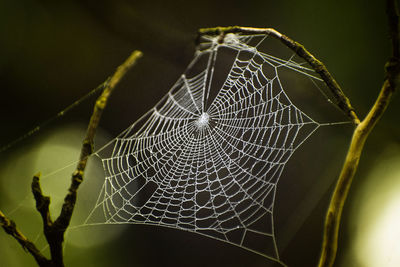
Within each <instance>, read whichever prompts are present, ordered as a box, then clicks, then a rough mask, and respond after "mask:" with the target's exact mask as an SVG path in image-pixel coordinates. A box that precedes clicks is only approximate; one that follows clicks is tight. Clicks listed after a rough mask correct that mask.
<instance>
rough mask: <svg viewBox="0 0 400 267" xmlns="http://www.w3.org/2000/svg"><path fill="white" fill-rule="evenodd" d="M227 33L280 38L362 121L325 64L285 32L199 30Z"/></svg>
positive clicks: (347, 111) (349, 113)
mask: <svg viewBox="0 0 400 267" xmlns="http://www.w3.org/2000/svg"><path fill="white" fill-rule="evenodd" d="M227 33H240V34H268V35H270V36H273V37H274V38H276V39H278V40H280V41H281V42H282V43H283V44H284V45H286V46H287V47H288V48H290V49H291V50H293V51H294V52H295V53H296V54H297V55H298V56H300V57H302V58H303V59H304V60H305V61H307V63H308V64H310V66H311V67H312V68H313V69H314V70H315V71H316V72H317V73H318V74H319V75H320V76H321V78H322V80H324V82H325V84H326V85H327V86H328V88H329V89H330V90H331V92H332V94H333V95H334V97H335V98H336V101H337V105H338V107H339V108H340V109H341V110H343V112H344V113H345V114H346V115H347V116H348V117H349V118H350V119H351V120H352V121H353V123H354V124H355V125H358V124H359V123H360V120H359V119H358V116H357V114H356V113H355V111H354V109H353V107H352V106H351V104H350V100H349V99H348V98H347V97H346V95H345V94H344V93H343V90H342V89H341V88H340V86H339V84H338V83H337V82H336V80H335V79H334V78H333V77H332V75H331V74H330V73H329V71H328V69H327V68H326V67H325V65H324V64H323V63H322V62H321V61H319V60H318V59H317V58H315V57H314V56H313V55H312V54H311V53H310V52H308V51H307V49H306V48H305V47H304V46H303V45H301V44H300V43H298V42H296V41H294V40H292V39H290V38H289V37H287V36H286V35H284V34H281V33H280V32H278V31H277V30H275V29H272V28H251V27H239V26H231V27H216V28H205V29H200V30H199V35H200V36H201V35H220V36H221V37H220V38H221V41H222V40H223V38H224V36H225V35H226V34H227Z"/></svg>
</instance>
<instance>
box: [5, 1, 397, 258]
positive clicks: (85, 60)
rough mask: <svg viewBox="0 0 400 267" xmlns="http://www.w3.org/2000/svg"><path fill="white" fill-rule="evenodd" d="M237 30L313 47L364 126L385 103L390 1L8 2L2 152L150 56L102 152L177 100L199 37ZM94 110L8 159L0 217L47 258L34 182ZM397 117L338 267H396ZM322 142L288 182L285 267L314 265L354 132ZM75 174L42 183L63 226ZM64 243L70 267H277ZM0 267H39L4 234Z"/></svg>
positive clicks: (128, 89)
mask: <svg viewBox="0 0 400 267" xmlns="http://www.w3.org/2000/svg"><path fill="white" fill-rule="evenodd" d="M229 25H240V26H253V27H273V28H276V29H277V30H279V31H280V32H282V33H284V34H286V35H288V36H290V37H292V38H293V39H294V40H296V41H298V42H300V43H302V44H304V45H305V47H306V48H307V49H308V50H309V51H311V52H312V53H313V54H314V55H316V56H317V57H318V58H319V59H320V60H322V61H323V62H324V63H325V64H326V65H327V67H328V69H329V70H330V71H331V73H332V74H333V75H334V77H335V78H336V79H337V81H338V82H339V84H340V85H341V86H342V88H343V89H344V90H345V93H346V94H347V95H348V97H349V98H350V99H351V102H352V104H353V106H354V107H355V109H356V111H357V112H358V114H359V115H360V116H361V117H363V116H364V115H365V114H366V112H367V111H368V109H369V108H370V107H371V105H372V104H373V102H374V100H375V97H376V96H377V93H378V92H379V89H380V86H381V84H382V81H383V75H384V73H383V66H384V63H385V61H386V60H387V58H388V55H389V48H390V47H389V40H388V34H387V26H386V17H385V12H384V3H383V1H370V2H368V4H367V2H366V1H360V0H357V1H345V0H340V1H317V0H308V1H288V0H285V1H268V0H258V1H251V0H250V1H209V0H206V1H197V2H196V1H159V0H153V1H129V0H114V1H102V0H100V1H87V0H83V1H57V2H54V1H45V0H41V1H39V0H37V1H34V0H20V1H12V0H8V1H7V0H0V34H1V35H0V81H1V85H0V89H1V94H2V101H1V102H2V103H1V105H0V122H1V132H0V144H2V145H6V144H8V143H9V142H11V141H13V140H14V139H16V138H17V137H19V136H21V135H22V134H24V133H26V132H27V131H29V130H30V129H32V128H33V127H35V126H37V125H38V124H40V123H41V122H43V121H45V120H47V119H49V118H51V117H53V116H54V115H55V114H57V113H58V112H59V111H60V110H62V109H63V108H64V107H66V106H68V105H69V104H71V103H73V102H74V101H76V100H77V99H79V98H80V97H82V96H83V95H85V94H86V93H87V92H89V91H90V90H91V89H93V88H95V87H96V86H97V85H99V84H100V83H102V82H103V81H104V80H105V79H106V77H108V76H109V75H110V74H111V73H112V72H113V71H114V69H115V68H116V67H117V66H118V65H119V64H121V63H122V62H123V60H124V59H125V58H126V57H127V56H128V55H129V54H130V53H131V52H132V51H133V50H134V49H140V50H142V51H143V53H144V57H143V58H142V59H141V60H140V62H138V65H137V66H135V67H134V69H133V70H132V71H131V72H130V73H129V74H128V75H127V77H126V78H125V79H124V80H123V82H122V83H121V85H120V87H119V88H118V90H117V91H116V92H115V94H114V95H113V96H112V99H111V102H110V105H109V106H108V107H107V110H106V112H105V113H104V116H103V118H102V122H101V128H102V129H101V130H100V133H99V137H98V140H97V143H98V144H104V143H105V142H106V141H107V140H109V139H110V138H112V137H113V136H116V135H117V134H118V133H120V132H121V131H122V130H123V129H125V128H126V127H128V126H129V125H130V124H131V123H132V122H133V121H135V120H136V119H137V118H138V117H139V116H140V115H141V114H143V113H144V112H146V111H147V110H148V109H149V108H151V107H152V106H153V105H154V104H155V103H156V102H157V101H158V99H159V98H161V96H162V95H164V94H165V93H166V92H167V91H168V89H169V88H170V86H171V85H172V84H173V83H174V82H175V81H176V79H177V78H178V77H179V75H180V74H181V73H182V72H183V71H184V70H185V68H186V66H187V64H188V63H189V62H190V60H191V58H192V56H193V53H194V49H195V44H194V40H195V37H196V32H197V30H198V29H199V28H202V27H214V26H229ZM93 101H94V98H93V97H92V98H91V99H89V100H88V101H85V102H84V103H82V104H81V105H80V106H79V107H78V108H76V109H74V110H73V111H72V112H71V113H70V114H68V116H66V117H64V118H62V119H61V120H57V121H55V122H54V123H52V124H51V125H49V126H48V127H46V128H44V129H43V130H41V131H40V132H39V133H38V134H37V135H35V136H33V137H31V138H29V139H27V140H25V141H23V142H21V143H19V144H18V145H16V146H14V147H12V148H11V149H9V150H7V151H6V152H3V153H1V154H0V209H1V210H2V211H3V212H5V213H6V214H9V215H10V217H11V218H13V219H15V220H16V222H17V225H18V226H20V227H21V229H22V230H23V232H24V233H26V234H27V235H28V237H30V238H31V239H34V240H37V242H38V243H39V244H40V246H41V247H43V248H44V245H43V244H44V240H43V237H42V236H40V235H38V233H40V229H41V226H40V220H39V215H38V214H36V212H35V211H34V203H33V201H32V197H31V196H30V194H29V186H30V179H31V177H32V175H33V174H34V173H36V172H37V171H39V170H40V171H42V172H43V174H44V175H47V174H49V173H51V172H52V171H54V170H58V169H60V168H61V167H63V166H65V165H67V164H69V163H71V162H73V161H74V160H76V159H77V157H78V154H79V146H80V142H81V139H82V137H83V134H84V129H85V125H86V123H87V122H88V119H89V117H90V113H91V109H92V104H93ZM399 110H400V99H399V97H398V94H396V95H395V97H394V99H393V102H392V103H391V105H390V107H389V108H388V110H387V112H386V114H385V115H384V117H383V119H382V121H381V122H380V123H379V124H378V125H377V127H376V129H375V130H374V131H373V133H372V134H371V136H370V138H369V140H368V141H367V144H366V147H365V151H364V154H363V156H362V159H361V162H360V167H359V170H358V172H357V175H356V177H355V181H354V184H353V187H352V189H351V192H350V196H349V199H348V202H347V203H346V207H345V211H344V215H343V223H342V228H341V233H340V241H339V242H340V244H339V252H338V259H337V262H336V266H398V265H400V259H399V255H400V241H398V240H400V231H399V230H398V229H397V228H398V227H396V223H397V222H398V221H399V219H400V197H397V196H398V195H400V126H399V119H398V116H399ZM324 134H327V135H325V136H324V135H322V134H321V135H317V136H316V137H315V139H314V141H313V142H315V143H312V144H311V146H319V145H322V144H324V143H330V146H329V147H330V148H329V149H326V150H325V151H320V152H318V153H321V154H311V155H310V154H309V153H308V154H307V151H311V152H313V150H312V149H311V148H308V149H309V150H307V148H305V149H304V150H302V149H301V148H300V149H299V150H300V151H299V152H298V154H297V155H295V156H294V158H293V159H291V161H292V162H293V164H292V165H293V166H291V167H290V168H288V170H286V172H287V173H286V176H284V177H282V180H281V182H280V185H282V186H281V187H279V191H278V195H277V203H278V205H279V207H281V209H279V208H277V209H276V211H275V213H276V214H277V215H276V216H277V217H278V218H277V219H276V223H277V224H278V226H277V232H278V233H277V237H278V241H277V242H278V246H279V248H280V253H281V256H282V260H283V261H284V262H285V263H287V264H288V265H289V266H315V265H316V263H317V260H318V254H319V249H320V247H319V246H320V243H321V236H322V226H323V220H324V214H325V210H326V208H327V205H328V202H329V196H330V194H331V192H332V188H333V184H334V179H335V178H336V177H337V175H338V173H339V171H340V166H341V164H342V162H343V157H344V153H345V150H346V148H347V144H348V142H349V140H350V136H351V127H349V126H347V127H341V126H340V127H339V126H338V127H336V128H334V129H333V130H332V129H331V130H330V132H329V133H328V132H326V133H324ZM326 136H330V137H332V139H326ZM331 140H332V141H331ZM326 155H329V157H326V158H325V156H326ZM303 160H304V161H303ZM306 160H308V161H306ZM306 162H308V163H306ZM322 163H323V164H322ZM90 164H91V166H90V167H91V171H90V172H91V173H92V176H94V177H95V178H98V179H97V180H96V179H92V180H89V181H88V182H87V184H85V183H84V184H83V186H82V192H80V193H81V194H80V195H79V202H78V206H79V209H78V210H77V213H76V217H77V220H78V219H79V218H81V217H82V218H83V217H84V216H85V213H87V212H88V211H89V210H90V203H91V201H95V199H96V198H97V195H96V194H97V193H98V190H97V189H98V187H99V186H101V179H102V177H101V176H102V172H101V166H99V160H97V161H96V159H95V158H94V160H93V161H92V162H91V163H90ZM72 168H73V167H72ZM70 172H71V168H70V169H65V171H64V172H63V173H57V174H56V175H50V176H49V178H53V179H46V182H45V185H44V189H45V193H46V194H49V195H51V197H52V201H53V202H52V203H53V204H54V205H53V206H52V207H53V210H54V211H53V214H57V205H59V203H60V201H62V198H63V195H64V193H65V190H66V188H67V184H68V182H69V173H70ZM303 173H304V174H306V176H307V177H306V178H304V179H303V177H302V176H301V175H300V174H303ZM99 176H100V177H99ZM288 176H293V177H292V180H290V179H285V178H287V177H288ZM54 177H56V178H54ZM289 178H290V177H289ZM85 182H86V181H85ZM298 188H300V189H298ZM46 189H47V191H46ZM296 190H297V191H296ZM311 196H312V197H311ZM396 197H397V199H396ZM93 199H94V200H93ZM294 203H295V204H294ZM86 215H87V214H86ZM74 219H75V218H74ZM77 223H78V222H77ZM68 237H70V238H69V239H68ZM67 240H68V242H67V246H66V248H65V249H66V264H67V266H275V265H274V264H273V263H271V262H270V261H267V260H266V259H264V258H262V257H260V256H257V255H255V254H252V253H250V252H247V251H245V250H242V249H240V248H236V247H232V246H231V245H228V244H224V243H221V242H219V241H215V240H212V239H209V238H206V237H203V236H199V235H195V234H191V233H185V232H181V231H177V230H173V229H165V228H158V227H152V226H141V225H133V226H128V227H125V226H124V227H121V226H103V227H85V228H79V229H76V230H72V231H71V232H70V233H69V234H68V236H67ZM0 266H35V263H34V261H33V258H32V257H31V256H30V255H28V254H27V253H25V252H24V251H23V250H22V249H21V248H20V246H19V244H18V243H17V242H16V241H15V240H13V239H12V238H11V237H9V236H8V235H6V234H5V233H2V232H0Z"/></svg>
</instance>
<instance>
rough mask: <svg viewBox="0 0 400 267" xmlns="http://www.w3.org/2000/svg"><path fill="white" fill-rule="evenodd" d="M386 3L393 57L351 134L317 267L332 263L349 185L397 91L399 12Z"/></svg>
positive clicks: (399, 74)
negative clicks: (371, 100)
mask: <svg viewBox="0 0 400 267" xmlns="http://www.w3.org/2000/svg"><path fill="white" fill-rule="evenodd" d="M386 3H387V6H386V7H387V9H386V10H387V15H388V22H389V29H390V30H389V32H390V36H391V39H392V46H393V47H392V57H391V58H390V59H389V60H388V62H387V63H386V66H385V69H386V78H385V81H384V82H383V85H382V88H381V91H380V93H379V96H378V98H377V99H376V101H375V104H374V106H373V107H372V108H371V110H370V111H369V113H368V115H367V116H366V117H365V119H364V120H363V121H362V122H361V123H360V124H359V125H358V126H357V127H356V129H355V131H354V134H353V137H352V140H351V143H350V148H349V150H348V152H347V156H346V160H345V162H344V165H343V168H342V171H341V173H340V176H339V179H338V182H337V184H336V187H335V190H334V193H333V195H332V198H331V202H330V205H329V208H328V212H327V214H326V218H325V228H324V238H323V244H322V252H321V256H320V260H319V267H330V266H332V265H333V263H334V261H335V257H336V252H337V242H338V234H339V226H340V218H341V215H342V211H343V206H344V203H345V201H346V198H347V195H348V193H349V190H350V186H351V183H352V181H353V178H354V175H355V173H356V170H357V166H358V163H359V160H360V156H361V152H362V149H363V147H364V144H365V141H366V139H367V137H368V135H369V133H370V132H371V130H372V129H373V128H374V126H375V125H376V123H377V122H378V120H379V119H380V118H381V117H382V115H383V113H384V112H385V110H386V108H387V106H388V105H389V102H390V99H391V97H392V95H393V93H394V92H395V90H396V88H397V81H398V80H399V77H400V61H399V26H398V21H399V20H398V15H397V14H398V10H397V5H396V1H395V0H387V2H386Z"/></svg>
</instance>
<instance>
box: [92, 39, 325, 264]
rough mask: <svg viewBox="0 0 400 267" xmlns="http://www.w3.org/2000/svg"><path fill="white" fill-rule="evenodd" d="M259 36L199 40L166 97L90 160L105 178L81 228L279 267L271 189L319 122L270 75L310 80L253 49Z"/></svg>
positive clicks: (289, 63) (305, 72) (291, 66)
mask: <svg viewBox="0 0 400 267" xmlns="http://www.w3.org/2000/svg"><path fill="white" fill-rule="evenodd" d="M265 38H267V36H260V35H251V36H249V35H243V36H241V35H234V34H228V35H226V36H225V38H224V42H223V43H219V41H218V37H211V36H205V37H204V40H205V41H204V42H203V43H202V45H201V46H200V47H201V49H200V48H199V49H198V50H197V51H196V54H195V58H194V59H193V61H192V63H191V64H190V65H189V67H188V68H187V70H186V71H185V73H184V74H183V75H182V76H181V77H180V78H179V79H178V81H177V82H176V83H175V85H174V86H173V87H172V88H171V89H170V91H169V92H168V94H167V95H166V96H164V97H163V98H162V99H161V100H160V102H159V103H158V104H157V105H156V106H154V107H153V108H152V109H151V110H150V111H149V112H148V113H146V114H145V115H144V116H143V117H142V118H141V119H139V120H138V121H136V122H135V123H134V124H133V125H131V126H130V127H129V128H128V129H127V130H125V131H124V132H123V133H122V134H121V135H120V136H119V137H117V138H116V139H115V140H114V141H113V143H112V144H110V145H109V146H108V147H106V149H102V150H101V155H100V154H98V155H99V157H100V158H101V159H102V162H103V166H104V169H105V176H106V178H105V182H104V185H103V187H102V191H101V194H100V196H99V198H98V200H97V204H96V206H95V207H94V209H93V210H92V212H91V214H90V215H89V217H88V219H87V220H86V222H85V224H95V223H104V222H105V223H110V224H115V223H137V224H150V225H160V226H165V227H171V228H176V229H180V230H185V231H190V232H195V233H199V234H203V235H206V236H209V237H211V238H214V239H218V240H222V241H225V242H228V243H231V244H234V245H237V246H239V247H242V248H244V249H247V250H250V251H253V252H255V253H257V254H260V255H263V256H265V257H267V258H269V259H271V260H274V261H277V262H280V263H281V264H282V265H284V264H283V263H282V262H281V260H280V256H279V253H278V249H277V244H276V238H275V232H274V223H273V220H274V216H273V215H274V214H273V213H274V204H275V193H276V188H277V183H278V180H279V177H280V175H281V173H282V170H283V168H284V166H285V164H286V163H287V162H288V160H289V158H290V157H291V155H292V154H293V153H294V152H295V151H296V149H297V148H298V147H299V146H300V145H301V144H302V143H303V142H304V141H305V140H306V139H307V138H308V137H309V136H310V135H311V134H312V133H313V132H314V131H315V130H316V129H317V128H318V127H319V126H320V125H321V124H319V123H317V122H316V121H314V120H312V119H311V118H310V117H309V116H308V115H307V114H305V113H304V112H302V111H301V110H300V109H299V108H297V107H296V106H295V105H294V104H292V102H291V100H290V99H289V97H288V95H287V94H286V93H285V91H284V88H283V87H282V84H281V81H280V77H279V75H278V73H279V71H280V70H281V69H288V70H291V71H295V72H299V73H301V74H302V75H307V76H309V77H310V79H314V80H315V79H318V78H316V77H314V76H313V75H312V70H310V69H307V68H306V67H304V66H302V65H301V64H298V63H296V62H294V61H292V60H291V59H289V60H282V59H279V58H277V57H274V56H271V55H268V54H266V53H263V52H261V51H258V45H259V44H260V43H261V42H262V41H263V40H264V39H265ZM219 57H220V58H219ZM218 60H219V61H221V62H222V63H221V66H225V68H226V66H228V68H227V69H226V74H227V75H224V77H219V76H217V75H216V72H217V68H219V64H220V63H218V62H219V61H218ZM229 62H230V63H229ZM222 68H223V67H222ZM221 79H222V80H221ZM218 83H220V84H219V85H218ZM215 86H217V87H218V89H217V90H212V87H215ZM107 149H109V150H111V149H112V152H111V151H109V152H108V153H109V154H108V155H107ZM95 214H97V215H95ZM99 214H100V215H99ZM98 217H100V219H99V218H98ZM260 238H261V239H262V242H256V241H257V240H258V239H260ZM260 243H261V244H262V245H261V246H260Z"/></svg>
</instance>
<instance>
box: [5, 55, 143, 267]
mask: <svg viewBox="0 0 400 267" xmlns="http://www.w3.org/2000/svg"><path fill="white" fill-rule="evenodd" d="M141 56H142V53H141V52H140V51H134V52H133V53H132V54H131V55H130V56H129V57H128V59H127V60H125V62H124V63H123V64H122V65H120V66H119V67H118V68H117V70H116V71H115V73H114V74H113V75H112V76H111V77H110V78H109V79H108V80H107V81H106V82H105V87H104V90H103V92H102V94H101V95H100V97H99V98H98V99H97V101H96V104H95V106H94V110H93V113H92V116H91V118H90V122H89V125H88V128H87V131H86V137H85V139H84V141H83V145H82V148H81V154H80V157H79V161H78V166H77V167H76V170H75V171H74V173H73V174H72V180H71V185H70V187H69V189H68V193H67V195H66V197H65V199H64V203H63V206H62V209H61V213H60V215H59V216H58V217H57V219H56V220H55V221H53V220H52V219H51V215H50V212H49V205H50V197H48V196H44V195H43V193H42V189H41V187H40V180H39V179H40V174H37V175H35V176H34V177H33V180H32V193H33V195H34V198H35V201H36V209H37V210H38V212H39V213H40V215H41V217H42V221H43V232H44V235H45V237H46V240H47V242H48V244H49V247H50V255H51V258H50V259H47V258H46V257H45V256H43V254H42V253H41V252H40V251H39V250H38V249H37V247H36V246H35V244H34V243H33V242H31V241H30V240H28V239H27V238H26V237H25V236H24V235H23V234H22V233H21V232H20V231H19V230H18V229H17V226H16V224H15V223H14V222H13V221H12V220H10V219H8V218H7V217H6V216H5V215H4V214H3V213H2V212H1V211H0V225H1V226H2V227H3V229H4V230H5V232H6V233H7V234H10V235H11V236H13V237H14V238H15V239H16V240H17V241H18V242H19V243H20V244H21V246H22V247H23V248H24V249H25V250H26V251H28V252H29V253H30V254H31V255H32V256H33V257H34V258H35V260H36V262H37V263H38V265H39V266H42V267H45V266H46V267H63V266H64V261H63V251H62V243H63V242H64V234H65V231H66V230H67V228H68V226H69V223H70V221H71V217H72V213H73V211H74V207H75V203H76V197H77V191H78V188H79V185H80V184H81V183H82V181H83V175H84V171H85V168H86V164H87V160H88V157H89V156H90V155H91V154H92V152H93V142H94V137H95V134H96V130H97V127H98V125H99V122H100V118H101V115H102V113H103V110H104V108H105V107H106V104H107V101H108V99H109V97H110V95H111V93H112V92H113V91H114V89H115V87H116V86H117V84H118V83H119V82H120V80H121V79H122V78H123V77H124V75H125V74H126V72H127V71H128V70H129V69H130V68H131V67H132V66H133V65H134V64H135V63H136V61H137V59H138V58H140V57H141Z"/></svg>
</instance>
